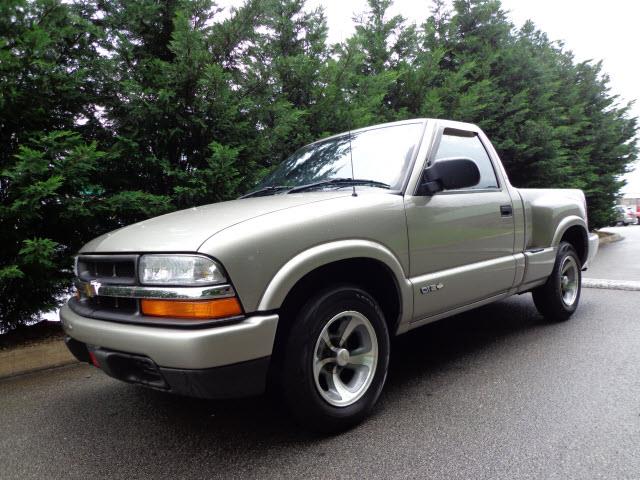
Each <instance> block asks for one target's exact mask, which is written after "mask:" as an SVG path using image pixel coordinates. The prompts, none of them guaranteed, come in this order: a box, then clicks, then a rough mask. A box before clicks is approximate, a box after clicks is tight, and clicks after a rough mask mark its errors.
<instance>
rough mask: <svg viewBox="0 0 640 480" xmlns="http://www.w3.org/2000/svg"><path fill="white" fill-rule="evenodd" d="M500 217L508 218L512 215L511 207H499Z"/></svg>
mask: <svg viewBox="0 0 640 480" xmlns="http://www.w3.org/2000/svg"><path fill="white" fill-rule="evenodd" d="M500 215H501V216H503V217H510V216H512V215H513V207H512V206H511V205H500Z"/></svg>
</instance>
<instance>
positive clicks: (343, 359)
mask: <svg viewBox="0 0 640 480" xmlns="http://www.w3.org/2000/svg"><path fill="white" fill-rule="evenodd" d="M388 365H389V333H388V330H387V325H386V322H385V320H384V315H383V313H382V311H381V310H380V307H379V306H378V304H377V303H376V301H375V300H374V299H373V298H372V297H371V296H370V295H369V294H368V293H367V292H365V291H363V290H361V289H359V288H357V287H355V286H342V287H335V288H331V289H328V290H326V291H324V292H321V293H320V294H318V295H316V296H315V297H314V298H312V299H311V300H310V301H309V302H307V304H306V305H304V306H303V307H302V309H301V310H300V312H299V313H298V315H297V318H296V319H295V323H294V325H293V327H292V329H291V332H290V334H289V336H288V338H287V345H286V353H285V358H284V365H283V369H282V371H283V379H282V385H283V387H284V394H285V398H286V400H287V403H288V405H289V407H290V409H291V411H292V412H293V414H294V416H295V417H296V419H297V420H298V421H299V422H300V423H301V424H303V425H304V426H306V427H309V428H311V429H314V430H318V431H324V432H335V431H340V430H344V429H346V428H349V427H351V426H353V425H355V424H357V423H358V422H360V421H361V420H363V419H364V418H365V417H366V416H367V414H368V413H369V412H370V411H371V409H372V408H373V406H374V405H375V403H376V401H377V400H378V397H379V396H380V393H381V391H382V387H383V386H384V382H385V379H386V376H387V368H388Z"/></svg>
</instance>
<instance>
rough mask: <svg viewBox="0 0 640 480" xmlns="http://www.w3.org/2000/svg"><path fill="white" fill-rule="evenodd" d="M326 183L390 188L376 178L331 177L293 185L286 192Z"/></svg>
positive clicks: (294, 191)
mask: <svg viewBox="0 0 640 480" xmlns="http://www.w3.org/2000/svg"><path fill="white" fill-rule="evenodd" d="M326 185H329V186H331V185H338V186H351V185H369V186H372V187H378V188H391V187H390V186H389V185H387V184H386V183H383V182H378V181H377V180H367V179H364V178H332V179H330V180H322V181H320V182H314V183H309V184H307V185H300V186H299V187H293V188H292V189H290V190H289V191H288V192H287V193H297V192H304V191H305V190H311V189H313V188H318V187H324V186H326Z"/></svg>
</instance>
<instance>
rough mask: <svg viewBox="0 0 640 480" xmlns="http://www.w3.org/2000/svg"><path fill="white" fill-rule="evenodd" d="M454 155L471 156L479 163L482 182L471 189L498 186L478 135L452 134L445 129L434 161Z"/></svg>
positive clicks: (494, 173)
mask: <svg viewBox="0 0 640 480" xmlns="http://www.w3.org/2000/svg"><path fill="white" fill-rule="evenodd" d="M452 157H466V158H470V159H471V160H473V161H474V162H476V165H478V169H479V170H480V182H479V183H478V184H477V185H475V186H473V187H469V189H472V190H477V189H480V188H498V180H497V179H496V172H495V171H494V170H493V165H492V164H491V159H490V158H489V155H488V154H487V151H486V150H485V149H484V146H483V145H482V142H481V141H480V139H479V138H478V136H477V135H473V136H461V135H451V134H450V133H447V131H446V130H445V131H444V134H443V135H442V138H441V139H440V145H439V146H438V151H437V153H436V157H435V159H434V162H437V161H438V160H440V159H443V158H452Z"/></svg>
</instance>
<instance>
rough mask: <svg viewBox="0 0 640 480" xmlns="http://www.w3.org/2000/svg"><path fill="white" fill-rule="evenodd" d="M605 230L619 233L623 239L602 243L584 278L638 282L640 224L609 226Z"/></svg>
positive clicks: (639, 271)
mask: <svg viewBox="0 0 640 480" xmlns="http://www.w3.org/2000/svg"><path fill="white" fill-rule="evenodd" d="M603 230H604V231H606V232H613V233H618V234H620V235H621V236H622V237H623V239H622V241H619V242H613V243H609V244H606V245H602V246H601V247H600V249H599V251H598V255H597V256H596V258H595V260H594V262H593V264H592V265H591V266H590V267H589V269H588V270H587V271H586V272H584V275H583V276H584V277H585V278H597V279H607V280H627V281H636V282H640V225H629V226H626V227H609V228H605V229H603Z"/></svg>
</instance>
